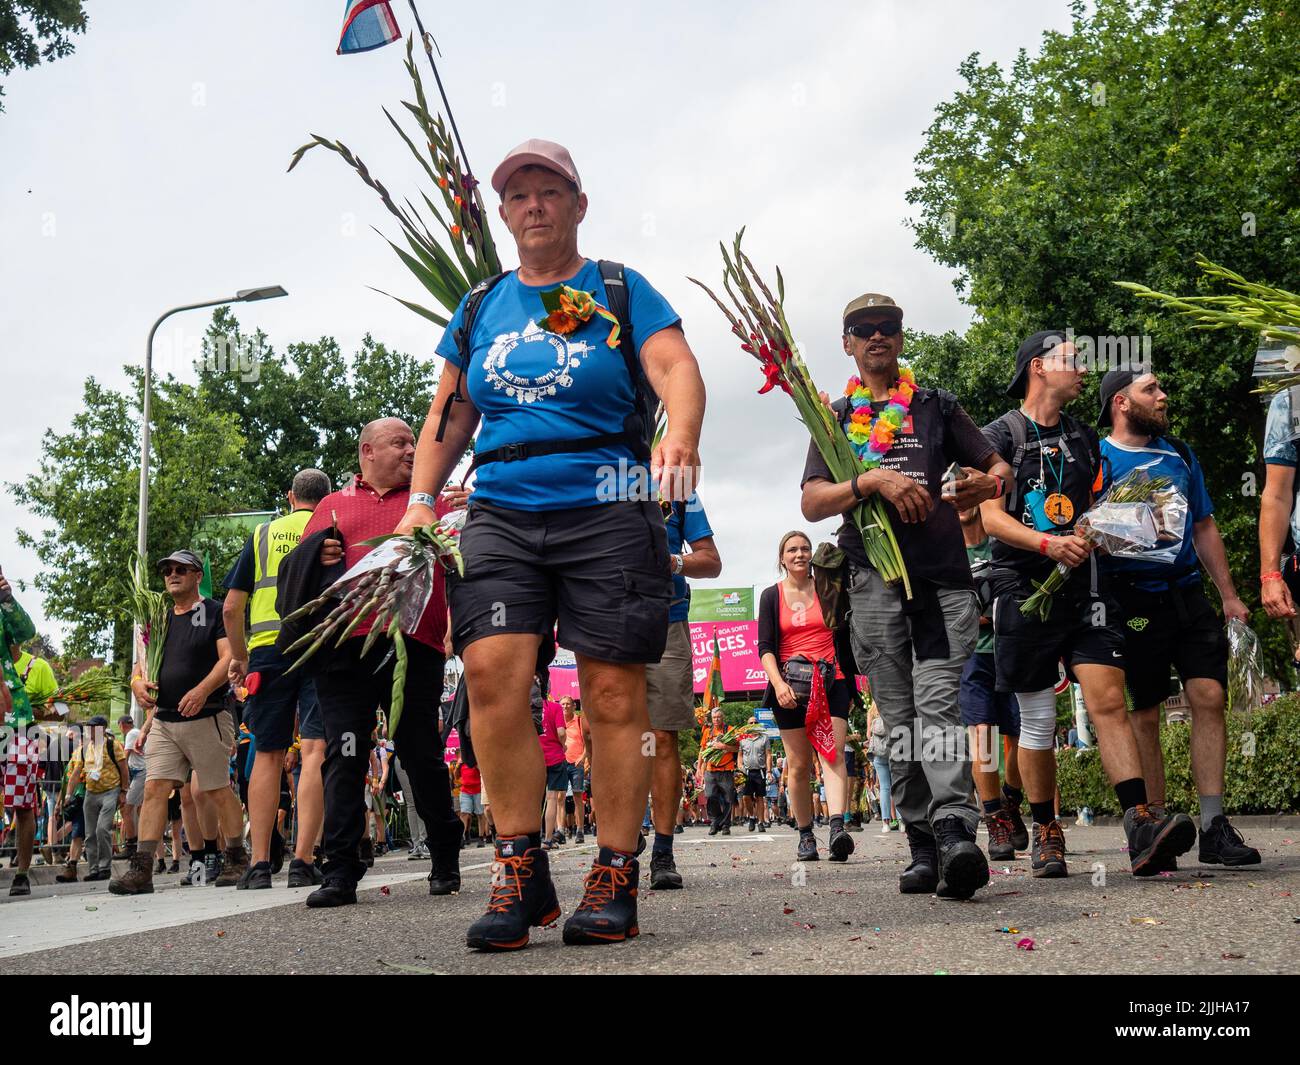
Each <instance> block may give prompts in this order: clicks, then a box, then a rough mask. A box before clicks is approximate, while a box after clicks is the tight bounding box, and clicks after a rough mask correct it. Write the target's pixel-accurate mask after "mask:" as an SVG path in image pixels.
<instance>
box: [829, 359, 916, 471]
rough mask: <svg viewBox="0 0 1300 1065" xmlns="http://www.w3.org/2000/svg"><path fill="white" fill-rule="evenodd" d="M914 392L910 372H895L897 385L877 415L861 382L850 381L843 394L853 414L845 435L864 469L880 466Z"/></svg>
mask: <svg viewBox="0 0 1300 1065" xmlns="http://www.w3.org/2000/svg"><path fill="white" fill-rule="evenodd" d="M915 392H916V378H915V376H913V374H912V368H911V367H910V366H904V367H902V368H901V369H900V370H899V372H898V381H897V383H896V384H895V385H894V387H893V388H891V389H890V390H889V401H888V402H887V403H886V404H885V409H884V410H882V411H881V412H880V413H879V414H878V415H877V414H873V412H872V410H871V390H870V389H869V388H867V387H866V386H865V385H863V383H862V381H861V379H860V378H857V377H850V378H849V383H848V385H847V386H845V389H844V394H845V395H846V396H847V397H848V399H849V406H850V407H851V408H852V414H851V415H850V416H849V424H848V426H847V428H846V429H845V430H844V434H845V435H846V436H847V437H848V438H849V443H851V444H852V445H853V450H854V451H855V452H857V455H858V458H860V459H861V460H862V464H863V465H864V466H865V467H866V468H867V469H869V470H873V469H875V468H876V467H877V466H879V465H880V460H881V459H883V458H884V457H885V455H886V453H887V452H888V451H889V449H890V448H891V447H893V446H894V434H895V433H897V432H898V430H899V429H901V428H902V427H903V422H904V420H905V419H906V418H907V411H908V408H909V407H911V405H912V396H913V394H914V393H915Z"/></svg>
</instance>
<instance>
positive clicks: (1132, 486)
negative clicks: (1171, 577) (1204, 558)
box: [1020, 466, 1187, 621]
mask: <svg viewBox="0 0 1300 1065" xmlns="http://www.w3.org/2000/svg"><path fill="white" fill-rule="evenodd" d="M1186 520H1187V500H1186V499H1185V498H1184V496H1183V494H1182V492H1180V491H1179V490H1178V489H1177V488H1176V487H1175V486H1174V485H1173V483H1172V482H1171V481H1170V480H1169V478H1168V477H1152V476H1151V473H1150V466H1139V467H1138V468H1137V469H1134V470H1132V471H1130V472H1129V473H1128V474H1126V475H1125V476H1124V477H1122V478H1120V479H1119V480H1118V481H1116V482H1115V483H1114V484H1112V485H1111V486H1110V487H1109V488H1108V489H1106V491H1105V492H1103V493H1102V495H1101V497H1100V498H1099V499H1098V500H1097V502H1096V503H1094V504H1093V505H1092V506H1091V507H1089V508H1088V510H1087V511H1085V512H1084V514H1083V515H1082V517H1080V518H1079V520H1078V521H1077V522H1075V523H1074V529H1073V532H1074V535H1075V536H1079V537H1082V538H1083V539H1084V540H1087V541H1088V543H1090V544H1092V546H1093V548H1094V549H1096V550H1101V551H1105V552H1106V553H1107V554H1109V555H1111V556H1113V557H1115V558H1144V559H1153V560H1157V561H1162V562H1172V561H1173V559H1174V558H1175V557H1176V556H1177V555H1178V551H1179V549H1180V548H1181V547H1182V543H1183V530H1184V528H1186ZM1070 569H1071V567H1069V566H1067V565H1066V564H1065V563H1064V562H1058V563H1057V564H1056V568H1055V569H1054V570H1052V572H1051V573H1050V574H1049V575H1048V577H1047V579H1046V580H1045V581H1042V582H1041V583H1040V582H1038V581H1035V582H1034V593H1033V594H1032V595H1031V596H1029V598H1028V599H1026V600H1025V601H1024V602H1023V603H1022V604H1021V606H1020V612H1021V613H1022V614H1034V615H1037V616H1038V617H1039V618H1041V619H1042V620H1044V621H1046V620H1047V618H1048V616H1049V615H1050V614H1051V611H1052V596H1053V595H1055V594H1056V592H1057V591H1059V590H1060V588H1061V587H1062V586H1063V585H1064V584H1065V582H1066V580H1067V579H1068V577H1069V575H1070Z"/></svg>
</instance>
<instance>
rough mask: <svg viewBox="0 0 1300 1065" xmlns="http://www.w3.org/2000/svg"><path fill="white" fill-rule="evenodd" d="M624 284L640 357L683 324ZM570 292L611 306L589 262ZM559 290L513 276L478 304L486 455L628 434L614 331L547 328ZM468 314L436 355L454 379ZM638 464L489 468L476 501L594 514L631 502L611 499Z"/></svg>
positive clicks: (632, 278)
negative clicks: (618, 481) (616, 474)
mask: <svg viewBox="0 0 1300 1065" xmlns="http://www.w3.org/2000/svg"><path fill="white" fill-rule="evenodd" d="M624 276H625V277H626V280H627V288H628V316H629V317H630V319H631V323H632V341H633V343H634V344H635V346H636V349H637V353H638V355H639V354H640V351H641V347H642V345H643V344H644V343H645V342H646V340H647V339H648V338H649V337H651V336H653V335H654V334H655V333H657V332H659V331H660V330H661V329H666V328H668V327H669V326H673V325H676V324H677V323H679V322H680V321H681V318H680V317H679V316H678V314H677V312H676V311H674V310H673V308H672V307H671V306H670V305H669V303H668V301H667V300H666V299H664V298H663V296H661V295H660V294H659V293H658V292H656V291H655V289H654V288H653V287H652V286H651V285H650V283H649V282H648V281H646V280H645V278H643V277H642V276H641V275H640V274H638V273H637V272H636V271H635V270H625V272H624ZM565 284H568V285H569V286H571V287H572V288H576V289H579V290H582V291H586V292H591V293H593V294H594V295H595V298H596V300H597V302H599V303H600V304H601V305H602V306H604V307H608V306H609V299H608V296H607V295H606V292H605V286H604V284H603V282H602V281H601V278H600V267H599V265H598V264H597V263H595V262H593V261H592V260H591V259H588V260H586V262H585V263H584V264H583V267H582V269H581V270H579V271H578V273H577V275H576V276H574V277H572V278H570V279H569V280H568V281H567V282H565ZM558 287H559V286H558V285H556V284H552V285H525V284H524V283H523V282H521V281H520V280H519V276H518V274H517V273H514V272H512V273H510V274H509V275H508V276H506V277H505V278H504V279H503V280H502V281H500V282H499V283H498V284H497V286H496V287H495V288H494V289H492V291H491V292H489V293H488V294H487V296H485V297H484V299H483V302H482V303H481V304H480V305H479V309H478V314H477V316H476V317H475V319H474V333H473V336H471V337H470V364H469V365H468V366H466V367H464V371H465V385H464V388H465V392H466V394H467V395H468V396H469V398H470V400H471V401H473V403H474V406H475V407H477V408H478V410H479V411H480V413H481V414H482V416H483V419H482V427H481V429H480V431H479V434H478V438H477V440H476V441H475V445H474V446H475V448H476V450H478V451H480V452H482V451H491V450H493V449H494V448H498V447H502V446H503V445H506V444H517V443H531V442H540V441H543V440H569V439H575V438H579V437H584V436H597V435H601V434H604V433H617V432H621V431H622V430H623V427H624V419H625V418H626V417H627V415H628V413H629V412H630V411H632V410H634V409H635V391H634V385H633V383H632V381H631V380H630V379H629V376H628V372H627V364H626V362H624V359H623V355H622V353H621V352H620V351H619V349H618V348H617V347H613V348H611V347H609V346H608V345H607V344H606V339H607V338H608V336H609V334H610V329H611V325H610V323H609V322H608V321H607V320H606V319H604V318H602V317H600V316H599V315H593V316H592V317H591V320H590V321H588V322H586V323H585V324H583V325H581V326H579V327H578V329H577V330H576V331H575V332H573V333H571V334H570V335H569V336H567V337H564V336H560V335H559V334H557V333H552V332H550V331H549V330H546V329H544V328H543V327H542V326H541V324H540V323H541V322H542V321H543V319H545V317H546V313H547V312H546V308H545V307H544V306H543V305H542V296H541V294H542V293H543V292H546V291H549V290H551V289H554V288H558ZM464 312H465V301H464V300H462V301H461V304H460V306H459V307H457V308H456V313H455V315H454V316H453V317H452V320H451V323H450V324H449V325H448V326H447V330H446V332H444V333H443V335H442V340H441V341H440V342H439V344H438V348H437V353H438V354H439V355H441V356H443V358H445V359H446V360H447V362H448V363H449V364H450V365H451V367H452V368H453V370H452V372H454V368H456V367H459V366H460V356H459V354H458V352H457V350H456V332H457V330H458V329H459V328H460V324H461V321H462V320H463V318H464ZM634 465H635V459H634V457H633V455H632V452H631V450H629V449H628V448H627V447H624V446H621V445H615V446H613V447H607V448H599V449H596V450H593V451H577V452H569V453H564V454H558V455H537V456H532V457H530V458H525V459H522V460H518V461H514V462H490V463H487V464H486V465H484V466H481V467H479V469H478V471H477V482H476V484H475V488H474V496H475V498H477V499H480V500H483V501H485V502H488V503H494V504H496V505H497V506H500V507H507V508H509V509H512V510H566V509H569V508H573V507H591V506H596V505H597V504H599V503H602V502H608V501H611V499H612V498H626V497H627V493H626V492H625V491H619V492H618V494H617V495H615V496H612V497H611V494H610V486H611V473H612V471H619V470H620V469H622V470H624V471H626V470H627V469H628V468H629V467H631V466H634ZM632 476H633V477H635V474H633V475H632ZM626 478H627V474H626V473H625V474H623V479H624V480H626ZM620 487H621V486H620Z"/></svg>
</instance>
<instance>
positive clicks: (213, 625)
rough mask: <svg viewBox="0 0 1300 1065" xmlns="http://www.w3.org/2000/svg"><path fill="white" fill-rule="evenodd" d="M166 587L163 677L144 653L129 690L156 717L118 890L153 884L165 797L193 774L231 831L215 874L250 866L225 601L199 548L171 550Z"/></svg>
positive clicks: (231, 880) (142, 890) (221, 883)
mask: <svg viewBox="0 0 1300 1065" xmlns="http://www.w3.org/2000/svg"><path fill="white" fill-rule="evenodd" d="M158 572H159V573H160V574H161V575H162V578H163V584H164V585H165V586H166V589H167V594H168V595H170V596H171V597H172V600H173V601H174V603H175V606H174V607H173V608H172V612H171V613H170V614H168V615H167V632H166V634H165V635H164V637H163V639H164V640H165V641H166V643H165V644H164V646H163V661H162V668H161V670H160V672H159V676H158V682H157V683H156V684H151V683H149V682H147V681H146V680H145V679H144V672H143V671H144V662H143V660H142V661H140V662H137V663H136V667H135V673H134V675H133V676H132V678H131V691H132V692H133V693H134V694H135V697H136V700H137V701H138V702H139V704H140V705H141V706H142V707H143V708H144V709H145V710H146V711H147V712H149V713H150V714H151V715H152V717H153V725H152V727H151V728H150V730H149V738H148V740H146V741H145V748H144V759H145V785H144V803H143V805H142V806H141V808H140V823H139V837H140V838H139V842H138V843H137V844H136V850H135V853H134V854H132V855H131V859H130V867H129V868H128V869H127V871H126V872H125V873H123V874H122V875H121V876H119V877H115V878H114V879H113V880H110V881H109V884H108V890H109V891H111V892H112V893H113V894H114V895H145V894H150V893H151V892H152V891H153V866H154V857H155V854H156V852H157V850H158V842H159V840H160V839H162V833H163V829H164V828H165V827H166V824H167V799H168V797H169V796H170V795H171V793H172V789H173V788H176V787H180V786H182V785H183V784H185V782H186V781H187V780H188V779H189V777H190V774H191V773H193V774H194V776H195V777H196V778H197V779H198V782H199V783H198V786H199V789H200V790H201V791H203V792H205V793H206V794H207V795H208V796H209V797H210V798H211V799H212V800H213V803H214V805H215V807H216V811H217V816H218V819H219V824H220V831H221V834H222V835H223V836H224V837H225V845H226V853H225V865H224V868H223V870H222V872H221V874H220V875H219V876H218V877H217V878H216V880H215V881H214V883H215V885H216V886H218V887H229V886H233V885H235V884H237V883H238V882H239V879H240V877H242V876H243V875H244V872H245V870H247V868H248V853H247V852H246V851H245V850H244V840H243V833H244V810H243V807H242V806H240V804H239V797H238V796H237V795H236V794H235V793H234V792H233V791H231V790H230V749H231V747H232V746H233V745H234V742H235V723H234V720H233V719H232V718H231V716H230V714H229V713H227V712H226V705H225V699H224V696H225V692H226V687H227V670H228V669H229V666H230V641H229V640H228V639H227V638H226V626H225V623H224V621H223V619H222V612H221V604H220V603H219V602H218V601H217V600H215V599H206V598H204V597H203V596H201V595H199V581H200V580H201V579H202V576H203V564H202V563H201V562H200V561H199V557H198V555H196V554H195V553H194V552H193V551H189V550H185V549H182V550H180V551H173V552H172V553H171V554H170V555H168V556H167V557H166V558H164V559H163V560H162V561H161V562H159V563H158Z"/></svg>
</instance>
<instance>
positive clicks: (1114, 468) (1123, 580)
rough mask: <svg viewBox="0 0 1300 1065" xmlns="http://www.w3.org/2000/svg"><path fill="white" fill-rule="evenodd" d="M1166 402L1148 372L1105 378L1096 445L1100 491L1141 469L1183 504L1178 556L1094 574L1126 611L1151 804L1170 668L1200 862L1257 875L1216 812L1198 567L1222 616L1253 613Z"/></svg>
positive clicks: (1215, 671)
mask: <svg viewBox="0 0 1300 1065" xmlns="http://www.w3.org/2000/svg"><path fill="white" fill-rule="evenodd" d="M1167 405H1168V397H1167V396H1166V395H1165V393H1164V392H1163V391H1162V390H1161V388H1160V379H1159V378H1158V377H1157V376H1156V375H1155V374H1154V373H1142V372H1140V371H1136V370H1112V371H1111V372H1110V373H1108V374H1106V376H1105V377H1103V378H1102V380H1101V417H1100V418H1098V420H1097V424H1098V425H1101V426H1102V427H1105V426H1111V427H1112V428H1111V433H1110V435H1109V436H1108V437H1106V439H1105V440H1103V441H1102V442H1101V458H1102V469H1103V481H1102V488H1103V489H1105V488H1107V487H1109V486H1110V485H1111V484H1114V483H1115V482H1116V481H1120V480H1123V479H1124V478H1125V477H1127V476H1128V475H1129V474H1130V473H1131V472H1132V471H1133V470H1135V469H1137V468H1139V467H1141V468H1143V469H1145V470H1147V472H1148V473H1149V475H1150V476H1151V477H1164V478H1167V479H1168V480H1169V482H1170V485H1171V487H1173V488H1176V489H1177V490H1178V491H1179V492H1180V493H1181V494H1182V497H1183V502H1184V504H1185V505H1186V508H1187V509H1186V517H1185V518H1184V521H1183V528H1182V529H1181V530H1180V531H1181V532H1182V540H1181V542H1180V543H1179V545H1178V548H1177V550H1176V551H1170V550H1169V549H1167V548H1162V547H1161V545H1159V544H1157V545H1156V547H1154V548H1152V549H1151V550H1150V551H1147V552H1144V554H1143V556H1142V557H1140V558H1114V557H1111V556H1109V555H1106V556H1103V557H1102V559H1101V568H1102V572H1103V573H1104V574H1105V575H1106V577H1107V580H1108V583H1109V585H1110V587H1111V589H1112V591H1113V593H1114V595H1115V598H1116V599H1117V600H1118V601H1119V604H1120V606H1121V608H1122V609H1123V612H1124V613H1123V623H1124V624H1123V628H1122V629H1121V631H1122V632H1123V634H1124V644H1125V647H1124V655H1125V661H1126V666H1125V672H1126V674H1127V680H1128V690H1129V695H1130V696H1131V697H1132V699H1133V714H1132V717H1131V721H1132V724H1133V733H1134V735H1135V736H1136V737H1137V741H1138V749H1139V751H1140V752H1141V755H1142V775H1143V776H1144V777H1145V779H1146V786H1147V797H1148V799H1149V800H1150V802H1149V805H1150V807H1151V808H1152V810H1154V811H1155V812H1156V815H1157V816H1160V814H1161V813H1162V812H1163V810H1164V805H1165V765H1164V755H1163V753H1162V752H1161V750H1160V708H1161V704H1163V702H1164V701H1165V699H1166V698H1168V696H1169V671H1170V669H1171V668H1172V669H1177V670H1178V678H1179V680H1180V681H1181V682H1182V685H1183V691H1184V693H1185V694H1186V696H1187V702H1188V705H1189V706H1190V707H1191V710H1192V752H1191V762H1192V778H1193V779H1194V781H1195V782H1196V791H1197V794H1198V795H1199V796H1200V816H1201V825H1200V836H1199V839H1200V852H1199V857H1200V860H1201V862H1202V864H1209V865H1258V864H1259V860H1260V859H1259V851H1257V850H1255V849H1254V848H1253V847H1247V846H1246V843H1245V841H1244V840H1243V839H1242V838H1241V835H1240V834H1239V833H1238V832H1237V830H1236V829H1235V828H1233V826H1232V825H1231V824H1230V823H1229V822H1228V819H1227V817H1225V816H1224V813H1223V778H1224V766H1225V762H1226V759H1227V750H1228V747H1227V731H1226V729H1225V728H1224V720H1223V713H1224V708H1225V703H1226V699H1225V697H1224V693H1225V690H1226V689H1227V685H1228V638H1227V635H1226V634H1225V632H1224V628H1223V620H1222V619H1221V618H1220V617H1219V614H1218V611H1216V610H1215V609H1214V604H1213V603H1211V602H1210V600H1209V599H1208V598H1207V597H1206V595H1205V586H1204V582H1203V580H1202V577H1201V566H1202V564H1203V565H1204V567H1205V569H1206V570H1207V571H1208V572H1209V574H1210V577H1211V579H1212V580H1213V581H1214V584H1215V587H1216V588H1217V589H1218V591H1219V598H1220V599H1221V600H1222V601H1223V613H1224V615H1225V616H1227V617H1229V618H1236V619H1237V620H1238V621H1242V622H1244V621H1246V620H1247V618H1249V617H1250V611H1249V610H1247V609H1246V604H1245V603H1243V602H1242V601H1241V598H1240V597H1239V596H1238V595H1237V589H1236V586H1235V585H1234V584H1233V582H1232V574H1231V573H1230V572H1229V570H1228V553H1227V551H1225V550H1224V547H1223V539H1222V537H1220V535H1219V527H1218V525H1217V524H1216V523H1215V521H1214V504H1213V503H1212V502H1211V501H1210V494H1209V492H1207V491H1206V490H1205V476H1204V474H1203V473H1202V472H1201V464H1200V463H1199V462H1198V461H1197V460H1196V456H1195V455H1194V454H1193V453H1192V449H1191V448H1190V447H1188V446H1187V444H1185V443H1183V441H1181V440H1179V439H1178V438H1177V437H1174V436H1170V435H1169V414H1168V411H1167Z"/></svg>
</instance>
